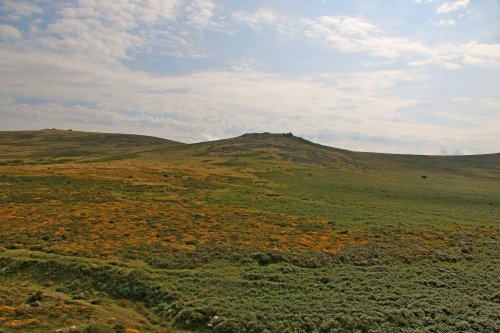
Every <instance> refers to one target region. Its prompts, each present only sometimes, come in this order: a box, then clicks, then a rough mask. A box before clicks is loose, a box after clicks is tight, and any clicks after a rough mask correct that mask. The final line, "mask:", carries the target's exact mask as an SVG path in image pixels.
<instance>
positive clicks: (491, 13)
mask: <svg viewBox="0 0 500 333" xmlns="http://www.w3.org/2000/svg"><path fill="white" fill-rule="evenodd" d="M499 17H500V1H498V0H477V1H474V0H470V1H468V0H383V1H382V0H380V1H376V0H370V1H334V0H316V1H315V0H310V1H298V0H287V1H284V0H282V1H235V0H226V1H216V0H193V1H185V0H145V1H139V0H80V1H76V0H74V1H49V0H31V1H25V0H0V74H1V77H2V80H1V81H0V130H14V129H19V130H20V129H41V128H52V127H56V128H62V129H65V128H72V129H79V130H88V131H104V132H123V133H137V134H145V135H153V136H159V137H164V138H169V139H173V140H179V141H183V142H197V141H205V140H214V139H220V138H227V137H233V136H237V135H240V134H242V133H245V132H263V131H269V132H290V131H291V132H293V133H294V134H296V135H300V136H303V137H305V138H308V139H310V140H313V141H316V142H320V143H323V144H327V145H330V146H335V147H341V148H346V149H352V150H362V151H377V152H393V153H415V154H477V153H491V152H499V151H500V88H499V87H500V23H499V22H500V20H498V18H499Z"/></svg>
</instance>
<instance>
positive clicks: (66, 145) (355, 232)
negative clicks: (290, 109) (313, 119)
mask: <svg viewBox="0 0 500 333" xmlns="http://www.w3.org/2000/svg"><path fill="white" fill-rule="evenodd" d="M0 160H1V161H3V162H2V163H0V164H1V165H0V185H1V186H2V191H1V192H0V247H1V250H0V251H1V252H0V269H1V272H2V275H0V295H2V296H0V311H1V312H0V325H3V327H2V326H0V327H1V329H0V330H3V331H4V332H19V331H20V330H21V331H22V330H23V329H24V331H34V330H35V329H38V330H40V331H45V330H55V329H64V330H66V331H69V327H70V326H71V325H76V326H77V327H78V329H80V330H81V332H84V331H85V329H87V331H88V332H91V329H90V328H88V327H90V326H92V327H94V328H93V329H95V330H94V331H99V332H101V331H102V332H115V331H116V332H118V331H120V329H121V328H120V327H121V326H119V325H123V330H125V328H127V327H128V329H129V332H133V329H137V330H140V331H142V332H170V331H171V330H173V329H172V328H171V327H174V328H175V329H184V330H189V331H203V330H207V329H208V326H207V325H208V324H210V325H211V326H214V327H215V328H214V331H216V332H352V331H358V332H399V331H401V330H404V331H406V332H446V331H450V332H451V331H478V332H493V331H498V330H499V329H500V321H499V319H498V313H499V312H500V304H499V303H500V300H499V294H498V284H497V281H496V278H495V277H496V276H498V274H499V273H500V269H499V261H498V257H499V256H498V255H499V253H500V252H499V239H498V231H499V222H500V186H498V184H499V183H500V154H490V155H475V156H416V155H391V154H375V153H358V152H352V151H347V150H342V149H336V148H331V147H327V146H322V145H318V144H315V143H312V142H309V141H307V140H304V139H301V138H298V137H295V136H293V135H288V134H269V133H253V134H245V135H242V136H240V137H237V138H233V139H227V140H219V141H211V142H203V143H196V144H181V143H176V142H173V141H168V140H163V139H157V138H151V137H142V136H129V135H119V134H116V135H114V134H113V135H112V134H98V133H83V132H76V131H54V130H45V131H36V132H0ZM36 291H41V292H42V293H43V295H45V296H44V297H42V299H41V300H40V302H39V304H37V305H36V306H28V305H26V304H25V303H26V298H27V297H28V296H29V294H30V293H34V292H36ZM68 302H69V303H68ZM31 303H32V302H31ZM61 308H64V309H66V310H65V312H64V316H63V317H54V316H51V315H50V313H51V312H54V311H56V312H59V311H60V310H61ZM85 313H87V314H88V315H84V314H85ZM127 313H129V314H130V315H127ZM90 314H91V315H90ZM109 317H115V318H116V320H115V322H116V323H115V322H113V323H112V324H109V323H108V321H109ZM32 320H34V321H32ZM19 325H20V326H19ZM23 325H24V326H23ZM89 325H90V326H89ZM210 325H209V326H210ZM17 326H19V327H21V328H19V327H17ZM22 327H24V328H22ZM85 327H87V328H85ZM97 327H98V328H97ZM92 332H93V331H92Z"/></svg>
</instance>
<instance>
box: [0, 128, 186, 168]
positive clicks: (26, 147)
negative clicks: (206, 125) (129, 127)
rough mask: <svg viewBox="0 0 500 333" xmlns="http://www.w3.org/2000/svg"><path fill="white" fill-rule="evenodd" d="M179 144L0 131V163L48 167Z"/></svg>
mask: <svg viewBox="0 0 500 333" xmlns="http://www.w3.org/2000/svg"><path fill="white" fill-rule="evenodd" d="M180 144H181V143H179V142H175V141H171V140H165V139H159V138H155V137H149V136H142V135H131V134H108V133H91V132H80V131H72V130H57V129H46V130H40V131H0V152H1V153H2V154H1V155H0V163H2V164H24V163H29V164H48V163H61V162H68V161H75V160H81V159H89V158H95V157H101V156H114V157H117V156H120V155H123V154H131V153H136V152H139V151H143V150H147V149H154V148H158V147H172V146H176V145H180Z"/></svg>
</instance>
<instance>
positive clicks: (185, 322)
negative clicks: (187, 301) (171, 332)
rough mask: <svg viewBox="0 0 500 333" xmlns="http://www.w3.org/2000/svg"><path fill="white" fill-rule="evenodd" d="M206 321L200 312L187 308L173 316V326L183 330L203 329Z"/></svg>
mask: <svg viewBox="0 0 500 333" xmlns="http://www.w3.org/2000/svg"><path fill="white" fill-rule="evenodd" d="M208 319H209V318H207V317H206V316H205V314H204V313H203V312H202V311H201V310H199V309H192V308H187V309H184V310H182V311H181V312H179V313H178V314H177V316H175V318H174V326H175V327H178V328H184V329H196V328H202V327H205V324H206V322H207V321H208Z"/></svg>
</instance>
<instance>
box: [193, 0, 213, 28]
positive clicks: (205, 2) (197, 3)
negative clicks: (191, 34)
mask: <svg viewBox="0 0 500 333" xmlns="http://www.w3.org/2000/svg"><path fill="white" fill-rule="evenodd" d="M215 8H216V5H215V3H214V2H213V1H212V0H194V1H192V2H191V3H190V4H189V5H188V6H187V9H186V10H187V12H188V14H189V23H190V24H191V25H192V26H195V27H206V26H209V25H215V22H214V21H213V20H212V18H213V16H214V10H215Z"/></svg>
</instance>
